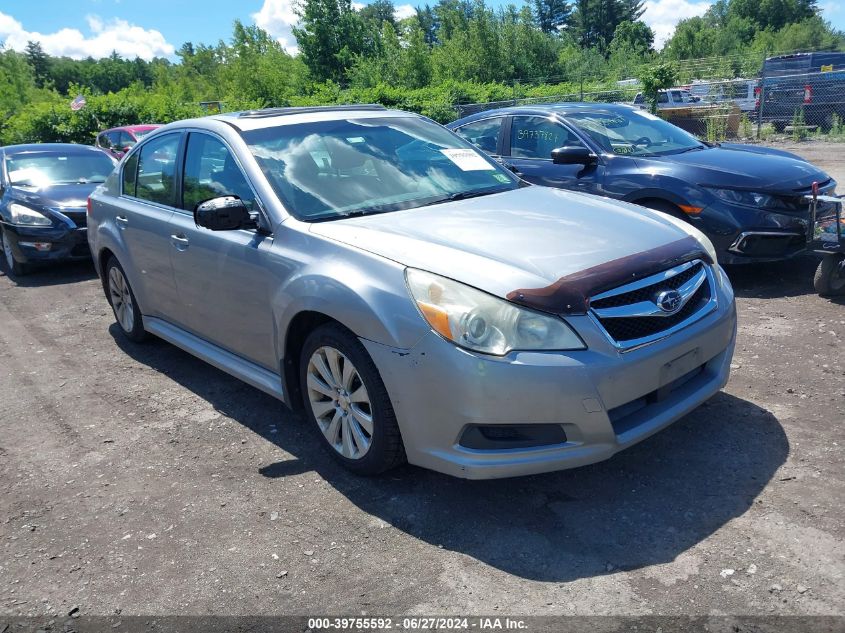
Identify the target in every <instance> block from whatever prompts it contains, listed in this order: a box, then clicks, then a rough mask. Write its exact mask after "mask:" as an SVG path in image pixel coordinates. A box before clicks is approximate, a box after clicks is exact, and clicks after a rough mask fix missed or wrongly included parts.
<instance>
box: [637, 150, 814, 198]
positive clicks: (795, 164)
mask: <svg viewBox="0 0 845 633" xmlns="http://www.w3.org/2000/svg"><path fill="white" fill-rule="evenodd" d="M760 149H762V148H759V149H758V148H751V147H747V146H743V145H728V146H722V147H712V148H708V149H703V150H694V151H691V152H685V153H683V154H672V155H670V156H657V157H637V158H636V161H637V165H638V166H639V167H641V168H642V169H646V170H647V169H648V168H649V167H650V166H654V165H658V164H659V165H662V166H666V167H670V166H671V167H673V168H675V169H677V167H678V166H686V167H689V168H691V170H693V171H691V172H690V173H689V175H688V179H690V180H691V181H692V182H694V183H695V184H698V185H712V186H717V187H720V186H724V187H729V188H734V189H754V190H758V191H766V192H772V193H793V192H795V191H796V190H803V189H807V188H809V187H810V186H811V185H812V184H813V182H819V183H822V182H824V181H827V180H829V179H830V176H828V175H827V174H826V173H825V172H823V171H822V170H821V169H819V168H818V167H816V166H815V165H812V164H811V163H808V162H807V161H804V160H801V159H800V158H797V157H791V156H789V155H788V154H786V153H785V152H784V153H783V154H781V153H770V152H761V151H760Z"/></svg>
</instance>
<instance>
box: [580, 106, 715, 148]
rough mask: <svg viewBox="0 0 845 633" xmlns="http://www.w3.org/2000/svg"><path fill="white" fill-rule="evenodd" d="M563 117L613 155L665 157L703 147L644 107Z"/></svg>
mask: <svg viewBox="0 0 845 633" xmlns="http://www.w3.org/2000/svg"><path fill="white" fill-rule="evenodd" d="M566 118H567V120H568V121H570V122H571V123H572V124H573V125H575V126H577V127H578V128H579V129H580V130H581V131H582V132H584V133H585V134H586V135H587V136H589V137H590V138H591V139H593V141H595V142H596V143H597V144H598V145H599V146H600V147H601V148H602V149H603V150H604V151H606V152H612V153H613V154H620V155H623V156H665V155H668V154H680V153H681V152H688V151H691V150H694V149H704V148H705V147H706V145H704V144H703V143H702V142H701V141H699V140H698V139H697V138H695V137H694V136H692V135H691V134H689V133H688V132H685V131H684V130H682V129H681V128H679V127H677V126H675V125H672V124H671V123H667V122H666V121H664V120H663V119H661V118H660V117H657V116H654V115H653V114H650V113H648V112H646V111H644V110H628V111H623V112H575V113H573V114H569V115H567V117H566Z"/></svg>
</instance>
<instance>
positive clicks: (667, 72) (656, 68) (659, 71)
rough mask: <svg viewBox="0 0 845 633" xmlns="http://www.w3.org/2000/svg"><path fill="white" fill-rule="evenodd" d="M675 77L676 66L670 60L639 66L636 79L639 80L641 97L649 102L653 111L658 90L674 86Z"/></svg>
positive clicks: (655, 109)
mask: <svg viewBox="0 0 845 633" xmlns="http://www.w3.org/2000/svg"><path fill="white" fill-rule="evenodd" d="M677 77H678V75H677V68H676V67H675V64H673V63H672V62H663V63H660V64H647V65H645V66H642V67H641V68H640V72H639V75H638V77H637V79H639V80H640V85H641V86H642V91H643V97H644V98H645V100H646V101H647V102H648V103H649V105H650V109H651V111H652V112H653V113H654V112H657V94H658V92H660V91H661V90H665V89H667V88H671V87H672V86H674V85H675V82H676V81H677Z"/></svg>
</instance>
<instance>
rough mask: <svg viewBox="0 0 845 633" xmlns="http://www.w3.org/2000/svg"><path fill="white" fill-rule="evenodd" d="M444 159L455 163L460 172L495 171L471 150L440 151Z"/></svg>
mask: <svg viewBox="0 0 845 633" xmlns="http://www.w3.org/2000/svg"><path fill="white" fill-rule="evenodd" d="M440 151H441V152H442V153H443V155H444V156H446V158H448V159H449V160H451V161H452V162H453V163H455V164H456V165H457V166H458V168H459V169H460V170H461V171H482V170H489V171H492V170H494V169H496V168H495V167H493V165H491V164H490V163H488V162H487V161H486V160H484V158H483V157H482V156H481V155H480V154H479V153H478V152H476V151H473V150H471V149H441V150H440Z"/></svg>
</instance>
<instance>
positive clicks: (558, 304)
mask: <svg viewBox="0 0 845 633" xmlns="http://www.w3.org/2000/svg"><path fill="white" fill-rule="evenodd" d="M692 259H702V260H704V261H706V262H708V263H711V264H712V263H713V261H712V260H711V258H710V256H709V255H708V254H707V253H706V252H705V251H704V250H703V249H702V248H701V244H700V243H699V242H698V240H696V239H695V238H694V237H692V236H691V235H690V236H687V237H685V238H683V239H680V240H677V241H675V242H670V243H668V244H665V245H664V246H659V247H657V248H654V249H651V250H648V251H643V252H641V253H634V254H632V255H626V256H625V257H620V258H619V259H614V260H611V261H609V262H605V263H603V264H599V265H597V266H593V267H592V268H587V269H586V270H582V271H579V272H577V273H573V274H571V275H567V276H565V277H561V278H560V279H558V280H557V281H556V282H554V283H553V284H551V285H549V286H545V287H543V288H520V289H519V290H514V291H513V292H509V293H508V295H507V298H508V300H509V301H512V302H513V303H517V304H519V305H522V306H525V307H526V308H533V309H535V310H542V311H543V312H554V313H556V314H586V312H587V310H588V309H589V307H590V297H591V296H593V295H596V294H598V293H600V292H604V291H605V290H610V289H611V288H616V287H617V286H621V285H624V284H627V283H631V282H632V281H636V280H637V279H642V278H643V277H648V276H649V275H653V274H655V273H658V272H660V271H661V270H666V269H667V268H671V267H673V266H677V265H678V264H683V263H684V262H688V261H690V260H692Z"/></svg>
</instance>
